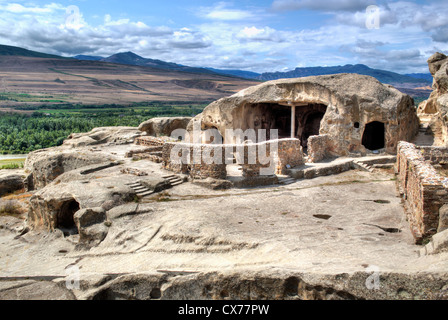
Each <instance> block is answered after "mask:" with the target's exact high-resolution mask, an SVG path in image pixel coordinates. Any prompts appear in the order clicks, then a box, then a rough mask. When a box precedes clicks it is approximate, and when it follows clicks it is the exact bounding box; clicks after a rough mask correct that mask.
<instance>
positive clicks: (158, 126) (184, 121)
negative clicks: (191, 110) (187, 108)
mask: <svg viewBox="0 0 448 320" xmlns="http://www.w3.org/2000/svg"><path fill="white" fill-rule="evenodd" d="M190 120H191V117H173V118H167V117H164V118H153V119H150V120H148V121H145V122H143V123H142V124H141V125H140V126H139V127H138V129H139V130H140V131H143V132H146V134H147V135H150V136H155V137H160V136H168V137H169V136H170V135H171V133H172V132H173V131H174V130H176V129H185V128H186V127H187V125H188V123H189V122H190Z"/></svg>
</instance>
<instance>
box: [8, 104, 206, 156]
mask: <svg viewBox="0 0 448 320" xmlns="http://www.w3.org/2000/svg"><path fill="white" fill-rule="evenodd" d="M204 106H205V105H181V106H172V107H168V106H163V105H153V106H150V107H148V108H147V109H146V108H145V109H133V108H128V109H126V108H123V107H121V108H111V109H106V108H104V110H100V111H98V110H90V108H89V107H88V108H85V109H84V108H83V109H82V110H80V111H77V112H71V111H69V110H65V111H61V112H59V111H58V113H55V114H48V113H44V112H43V111H42V112H34V113H33V114H32V115H23V114H16V113H0V153H2V154H25V153H29V152H31V151H34V150H38V149H43V148H49V147H55V146H59V145H61V144H62V142H63V141H64V140H65V139H66V138H67V137H68V136H69V135H70V134H71V133H79V132H89V131H90V130H92V129H93V128H96V127H113V126H129V127H137V126H138V125H139V124H140V123H142V122H143V121H146V120H148V119H150V118H153V117H159V116H193V115H196V114H198V113H200V112H202V110H203V108H204ZM97 107H98V106H97Z"/></svg>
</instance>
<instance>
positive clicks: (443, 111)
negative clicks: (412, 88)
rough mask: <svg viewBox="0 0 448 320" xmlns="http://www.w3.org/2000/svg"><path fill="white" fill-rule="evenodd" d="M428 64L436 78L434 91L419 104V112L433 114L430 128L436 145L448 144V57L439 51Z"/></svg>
mask: <svg viewBox="0 0 448 320" xmlns="http://www.w3.org/2000/svg"><path fill="white" fill-rule="evenodd" d="M428 65H429V71H430V72H431V74H432V76H433V78H434V82H433V86H432V87H433V89H434V91H433V92H432V93H431V96H430V97H429V99H428V100H426V101H423V102H422V103H421V104H420V105H419V108H418V112H419V113H420V114H422V115H428V114H429V115H432V116H433V118H432V121H431V123H430V128H431V131H432V133H433V134H434V145H436V146H448V117H447V113H448V57H447V56H446V55H444V54H443V53H440V52H437V53H435V54H434V55H432V56H431V57H430V58H429V59H428Z"/></svg>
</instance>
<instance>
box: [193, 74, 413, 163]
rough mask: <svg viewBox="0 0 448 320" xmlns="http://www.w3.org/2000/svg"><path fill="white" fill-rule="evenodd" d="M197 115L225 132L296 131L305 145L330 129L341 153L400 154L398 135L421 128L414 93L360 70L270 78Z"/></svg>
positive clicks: (282, 134) (205, 124)
mask: <svg viewBox="0 0 448 320" xmlns="http://www.w3.org/2000/svg"><path fill="white" fill-rule="evenodd" d="M293 107H294V108H295V124H294V122H293V121H291V119H292V114H294V113H292V109H293ZM195 121H200V123H201V129H202V130H206V129H218V130H219V132H220V133H221V135H222V136H223V137H225V132H226V129H242V130H243V131H244V130H247V129H255V130H257V129H268V130H269V129H278V130H279V135H280V137H281V138H282V137H288V138H289V137H291V134H293V135H294V137H296V138H298V139H300V140H301V141H302V146H303V147H307V143H308V138H309V137H310V136H315V135H319V134H320V135H328V136H329V137H330V138H331V140H333V141H331V143H330V145H331V148H332V149H331V150H330V152H331V153H332V154H333V155H336V156H346V155H349V154H350V153H358V154H359V153H366V152H369V150H372V151H375V150H382V149H384V150H385V151H386V152H388V153H392V154H394V153H396V147H397V143H398V141H400V140H406V141H409V140H411V139H412V138H413V137H414V136H415V135H416V133H417V132H418V128H419V121H418V118H417V115H416V110H415V107H414V102H413V99H412V98H411V97H409V96H408V95H405V94H403V93H401V92H399V91H398V90H397V89H395V88H393V87H392V86H390V85H385V84H382V83H380V82H378V81H377V80H376V79H374V78H372V77H368V76H362V75H357V74H338V75H327V76H317V77H307V78H298V79H282V80H276V81H269V82H266V83H263V84H260V85H257V86H254V87H250V88H248V89H245V90H242V91H240V92H239V93H237V94H235V95H233V96H231V97H228V98H223V99H220V100H218V101H215V102H213V103H211V104H210V105H209V106H208V107H206V108H205V110H204V112H203V113H202V114H200V115H198V116H197V117H196V118H194V119H193V120H192V121H191V122H190V124H189V126H188V130H190V131H191V130H193V127H194V124H195V123H196V122H195ZM294 127H295V129H294ZM292 131H293V133H292ZM226 143H234V141H226Z"/></svg>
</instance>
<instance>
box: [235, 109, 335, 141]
mask: <svg viewBox="0 0 448 320" xmlns="http://www.w3.org/2000/svg"><path fill="white" fill-rule="evenodd" d="M326 112H327V106H326V105H324V104H321V103H309V102H280V103H257V104H251V105H247V106H246V109H245V112H244V113H243V115H242V117H241V119H242V121H241V123H235V125H236V127H237V128H238V125H241V127H240V128H243V130H246V129H255V130H259V129H266V130H267V134H268V135H269V130H272V129H277V130H278V138H279V139H284V138H296V139H299V140H300V141H301V144H302V147H304V148H306V147H307V144H308V138H309V137H310V136H313V135H319V131H320V124H321V121H322V119H323V117H324V115H325V113H326ZM267 138H268V140H271V137H270V136H268V137H267Z"/></svg>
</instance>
